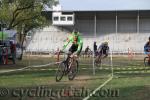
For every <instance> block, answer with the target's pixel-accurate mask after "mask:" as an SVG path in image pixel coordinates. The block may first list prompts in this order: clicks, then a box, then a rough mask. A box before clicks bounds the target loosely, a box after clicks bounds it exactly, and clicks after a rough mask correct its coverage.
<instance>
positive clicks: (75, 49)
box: [62, 30, 83, 56]
mask: <svg viewBox="0 0 150 100" xmlns="http://www.w3.org/2000/svg"><path fill="white" fill-rule="evenodd" d="M69 43H72V46H71V47H70V48H69V53H71V54H74V55H76V54H77V56H79V55H80V53H81V50H82V46H83V40H82V38H81V36H80V33H79V32H78V31H77V30H74V31H73V32H72V33H71V36H69V37H68V38H67V40H66V42H65V44H64V46H63V50H62V51H64V49H65V48H66V47H67V46H68V44H69Z"/></svg>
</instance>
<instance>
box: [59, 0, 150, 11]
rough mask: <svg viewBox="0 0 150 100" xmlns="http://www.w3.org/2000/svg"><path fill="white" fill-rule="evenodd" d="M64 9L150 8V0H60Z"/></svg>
mask: <svg viewBox="0 0 150 100" xmlns="http://www.w3.org/2000/svg"><path fill="white" fill-rule="evenodd" d="M59 1H60V4H61V5H62V9H63V10H138V9H141V10H145V9H149V10H150V0H59Z"/></svg>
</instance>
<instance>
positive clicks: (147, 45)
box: [144, 37, 150, 65]
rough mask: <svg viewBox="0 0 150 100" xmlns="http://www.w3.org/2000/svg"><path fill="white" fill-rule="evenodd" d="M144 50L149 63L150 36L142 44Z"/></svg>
mask: <svg viewBox="0 0 150 100" xmlns="http://www.w3.org/2000/svg"><path fill="white" fill-rule="evenodd" d="M144 52H145V54H147V55H148V57H149V60H148V64H149V65H150V37H149V41H148V42H146V44H145V45H144Z"/></svg>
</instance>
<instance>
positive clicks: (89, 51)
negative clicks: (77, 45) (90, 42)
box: [84, 46, 92, 57]
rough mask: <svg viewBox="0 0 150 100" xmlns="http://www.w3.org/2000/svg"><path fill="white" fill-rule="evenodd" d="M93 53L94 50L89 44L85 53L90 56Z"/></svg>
mask: <svg viewBox="0 0 150 100" xmlns="http://www.w3.org/2000/svg"><path fill="white" fill-rule="evenodd" d="M91 53H92V50H91V49H90V48H89V46H87V47H86V48H85V51H84V54H85V55H88V57H89V56H90V54H91Z"/></svg>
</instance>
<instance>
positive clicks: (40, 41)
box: [26, 26, 150, 53]
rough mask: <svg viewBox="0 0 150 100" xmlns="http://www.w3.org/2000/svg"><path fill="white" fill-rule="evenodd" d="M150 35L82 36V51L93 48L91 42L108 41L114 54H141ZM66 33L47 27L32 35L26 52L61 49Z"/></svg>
mask: <svg viewBox="0 0 150 100" xmlns="http://www.w3.org/2000/svg"><path fill="white" fill-rule="evenodd" d="M149 34H150V33H143V34H142V33H124V34H123V33H117V34H116V33H109V34H103V35H99V36H96V37H93V36H87V34H86V35H84V34H82V37H83V42H84V45H83V50H85V48H86V47H87V46H89V47H90V48H91V49H92V48H93V42H94V41H96V42H97V45H100V44H101V43H102V42H103V41H108V42H109V46H110V48H111V50H112V51H113V52H114V53H115V52H117V53H127V52H128V49H129V48H130V49H131V50H132V51H133V52H135V53H143V46H144V44H145V43H146V41H147V39H148V36H149ZM68 35H69V34H68V31H64V30H63V31H62V30H61V29H59V28H57V27H54V26H49V27H46V28H44V29H42V30H38V31H36V32H35V33H34V36H33V37H32V40H31V41H30V43H29V45H28V46H27V47H26V51H31V52H51V51H55V50H57V48H62V46H63V44H64V40H65V39H66V38H67V36H68Z"/></svg>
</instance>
